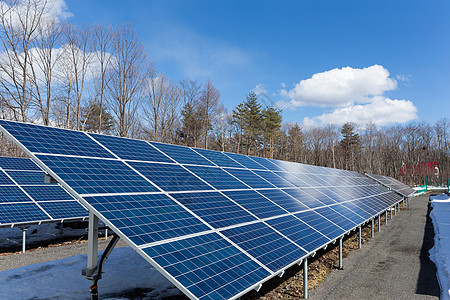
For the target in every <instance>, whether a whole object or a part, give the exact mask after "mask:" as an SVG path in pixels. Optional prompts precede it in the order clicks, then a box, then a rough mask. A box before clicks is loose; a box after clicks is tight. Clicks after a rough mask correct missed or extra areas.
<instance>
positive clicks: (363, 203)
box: [351, 199, 378, 216]
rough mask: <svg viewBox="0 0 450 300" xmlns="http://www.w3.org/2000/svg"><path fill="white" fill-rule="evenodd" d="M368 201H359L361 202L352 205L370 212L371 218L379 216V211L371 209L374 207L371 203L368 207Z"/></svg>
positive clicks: (357, 201) (356, 201) (354, 202)
mask: <svg viewBox="0 0 450 300" xmlns="http://www.w3.org/2000/svg"><path fill="white" fill-rule="evenodd" d="M366 201H367V199H366V200H364V199H359V200H355V201H352V202H351V203H353V204H354V205H356V206H358V207H361V208H362V209H364V210H366V211H367V212H369V213H370V214H371V216H375V215H377V214H378V209H376V208H374V207H371V206H373V205H370V203H369V205H367V204H366Z"/></svg>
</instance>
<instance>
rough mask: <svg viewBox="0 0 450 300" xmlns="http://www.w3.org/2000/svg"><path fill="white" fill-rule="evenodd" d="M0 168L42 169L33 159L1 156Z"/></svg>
mask: <svg viewBox="0 0 450 300" xmlns="http://www.w3.org/2000/svg"><path fill="white" fill-rule="evenodd" d="M0 168H2V169H3V170H28V171H42V170H41V168H39V167H38V165H36V164H35V163H34V162H33V161H32V160H31V159H29V158H24V157H6V156H2V157H0Z"/></svg>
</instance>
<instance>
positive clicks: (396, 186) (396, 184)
mask: <svg viewBox="0 0 450 300" xmlns="http://www.w3.org/2000/svg"><path fill="white" fill-rule="evenodd" d="M366 175H367V176H369V177H370V178H372V179H374V180H376V181H377V182H379V183H381V184H382V185H384V186H387V187H388V188H390V189H392V190H394V191H396V192H397V193H399V194H401V195H403V196H405V197H409V196H411V195H412V194H414V193H415V190H414V189H412V188H411V187H409V186H407V185H406V184H404V183H403V182H400V181H398V180H397V179H395V178H392V177H389V176H383V175H375V174H366Z"/></svg>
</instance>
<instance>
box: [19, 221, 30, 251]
mask: <svg viewBox="0 0 450 300" xmlns="http://www.w3.org/2000/svg"><path fill="white" fill-rule="evenodd" d="M19 228H20V230H22V253H25V249H26V245H27V230H28V226H21V227H19Z"/></svg>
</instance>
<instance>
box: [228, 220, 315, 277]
mask: <svg viewBox="0 0 450 300" xmlns="http://www.w3.org/2000/svg"><path fill="white" fill-rule="evenodd" d="M222 233H223V234H224V235H225V236H226V237H227V238H229V239H230V240H231V241H232V242H234V243H236V244H237V245H238V246H239V247H241V248H242V249H244V251H246V252H247V253H248V254H250V255H251V256H253V257H254V258H256V259H257V260H258V261H260V262H261V263H263V264H264V265H266V266H267V267H269V269H271V270H272V271H273V272H276V271H278V270H281V269H283V268H285V267H287V266H289V265H290V264H292V263H294V262H296V261H298V260H299V259H300V258H301V257H303V256H304V255H306V254H307V253H306V252H305V251H303V250H302V249H301V248H299V247H298V246H296V245H295V244H293V243H291V242H290V241H289V240H287V239H286V238H284V237H283V236H282V235H280V234H279V233H277V232H276V231H274V230H273V229H271V228H270V227H269V226H267V225H266V224H264V223H254V224H250V225H246V226H241V227H235V228H232V229H228V230H224V231H222Z"/></svg>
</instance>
